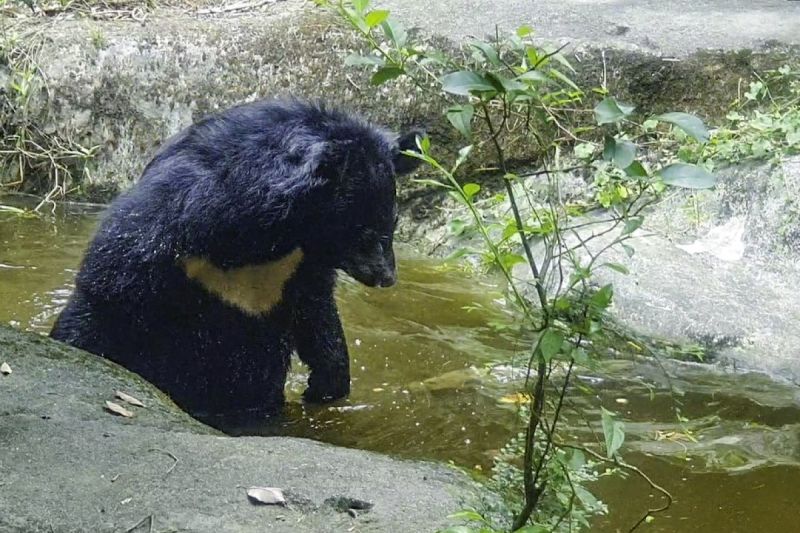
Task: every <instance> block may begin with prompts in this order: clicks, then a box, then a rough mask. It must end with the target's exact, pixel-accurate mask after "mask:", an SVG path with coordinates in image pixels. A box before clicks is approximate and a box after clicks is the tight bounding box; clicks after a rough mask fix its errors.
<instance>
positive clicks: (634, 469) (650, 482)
mask: <svg viewBox="0 0 800 533" xmlns="http://www.w3.org/2000/svg"><path fill="white" fill-rule="evenodd" d="M555 446H556V447H558V448H570V449H573V450H580V451H582V452H584V453H586V454H589V455H591V456H592V457H593V458H594V459H596V460H597V461H601V462H603V463H608V464H613V465H614V466H617V467H619V468H622V469H624V470H628V471H629V472H633V473H635V474H636V475H638V476H639V477H641V478H642V479H643V480H645V482H647V484H648V485H650V487H651V488H652V489H653V490H656V491H658V492H660V493H661V495H662V496H664V498H666V500H667V503H665V504H664V505H662V506H661V507H657V508H650V509H648V510H647V512H646V513H644V515H643V516H642V517H641V518H640V519H639V520H638V521H637V522H636V523H635V524H634V525H633V526H632V527H631V528H630V529H629V530H628V532H629V533H630V532H632V531H634V530H636V529H637V528H638V527H639V526H640V525H642V524H643V523H644V522H645V521H646V520H647V518H648V517H649V516H652V515H654V514H656V513H662V512H664V511H666V510H667V509H669V508H670V506H671V505H672V494H670V493H669V491H668V490H667V489H665V488H664V487H662V486H661V485H659V484H658V483H656V482H655V481H653V480H652V479H650V476H648V475H647V474H645V473H644V472H643V471H642V470H641V469H640V468H639V467H636V466H633V465H631V464H628V463H626V462H624V461H620V460H619V458H618V457H616V456H614V458H613V459H609V458H608V457H603V456H602V455H600V454H599V453H597V452H596V451H594V450H591V449H589V448H586V447H584V446H577V445H574V444H564V443H556V444H555Z"/></svg>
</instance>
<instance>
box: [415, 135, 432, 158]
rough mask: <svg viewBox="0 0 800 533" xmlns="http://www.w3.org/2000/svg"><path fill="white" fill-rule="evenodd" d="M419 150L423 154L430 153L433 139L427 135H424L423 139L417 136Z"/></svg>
mask: <svg viewBox="0 0 800 533" xmlns="http://www.w3.org/2000/svg"><path fill="white" fill-rule="evenodd" d="M417 148H419V149H420V151H421V152H422V153H423V154H427V153H428V152H430V151H431V138H430V137H428V136H427V135H423V136H422V137H420V136H419V135H417Z"/></svg>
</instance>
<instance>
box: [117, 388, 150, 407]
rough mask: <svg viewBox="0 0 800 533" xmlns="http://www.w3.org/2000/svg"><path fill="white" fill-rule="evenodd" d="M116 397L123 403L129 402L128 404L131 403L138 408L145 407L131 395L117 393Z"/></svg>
mask: <svg viewBox="0 0 800 533" xmlns="http://www.w3.org/2000/svg"><path fill="white" fill-rule="evenodd" d="M115 396H116V397H117V398H119V399H120V400H122V401H123V402H127V403H129V404H131V405H135V406H136V407H144V404H143V403H142V402H141V401H140V400H139V399H138V398H134V397H133V396H131V395H130V394H125V393H124V392H122V391H117V393H116V394H115Z"/></svg>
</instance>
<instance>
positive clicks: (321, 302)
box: [293, 287, 350, 403]
mask: <svg viewBox="0 0 800 533" xmlns="http://www.w3.org/2000/svg"><path fill="white" fill-rule="evenodd" d="M293 330H294V331H293V333H294V340H295V346H296V348H297V355H298V356H299V357H300V360H301V361H303V362H304V363H305V364H306V365H308V368H309V370H310V375H309V377H308V388H307V389H306V390H305V392H304V393H303V399H304V400H306V401H308V402H313V403H321V402H330V401H333V400H338V399H340V398H344V397H345V396H347V395H348V394H350V358H349V356H348V354H347V344H346V342H345V338H344V331H343V329H342V323H341V321H340V320H339V311H338V310H337V309H336V302H335V301H334V299H333V287H331V288H330V292H327V291H324V292H323V293H322V294H316V295H314V296H313V297H308V298H305V299H304V301H303V302H302V304H301V305H300V306H299V307H298V308H297V309H295V313H294V328H293Z"/></svg>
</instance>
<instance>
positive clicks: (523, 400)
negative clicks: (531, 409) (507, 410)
mask: <svg viewBox="0 0 800 533" xmlns="http://www.w3.org/2000/svg"><path fill="white" fill-rule="evenodd" d="M500 403H513V404H517V405H522V404H527V403H531V397H530V395H529V394H525V393H524V392H517V393H514V394H509V395H508V396H503V397H502V398H500Z"/></svg>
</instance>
